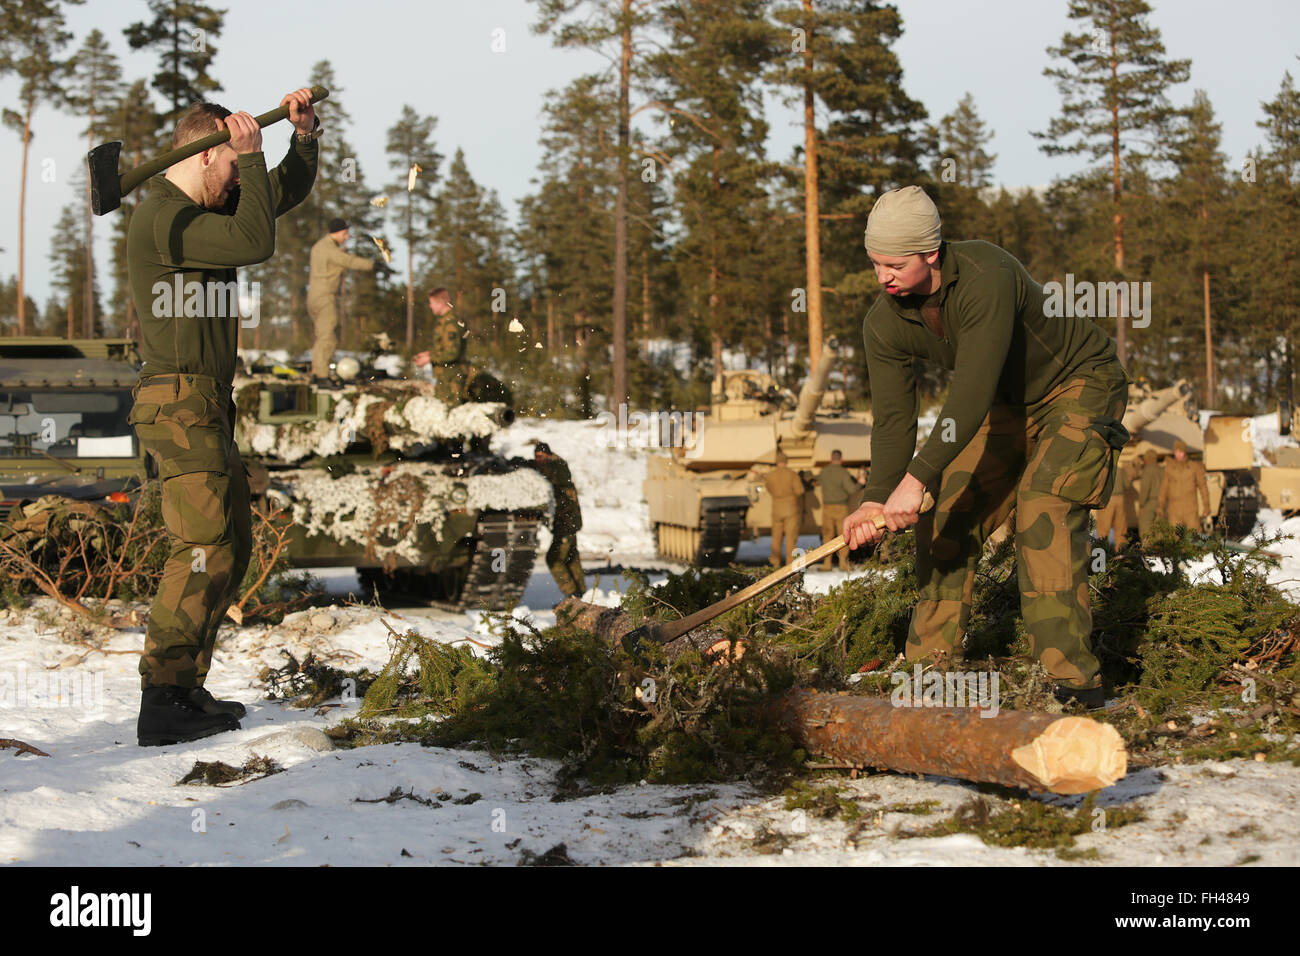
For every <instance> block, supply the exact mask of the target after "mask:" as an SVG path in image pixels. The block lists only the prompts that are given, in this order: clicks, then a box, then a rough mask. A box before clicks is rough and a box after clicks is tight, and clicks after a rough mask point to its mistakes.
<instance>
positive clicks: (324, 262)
mask: <svg viewBox="0 0 1300 956" xmlns="http://www.w3.org/2000/svg"><path fill="white" fill-rule="evenodd" d="M327 228H328V230H329V232H327V233H326V234H325V235H324V236H322V237H321V238H320V240H319V241H318V242H317V243H316V244H315V245H314V246H312V247H311V272H310V274H309V278H308V280H307V314H308V315H309V316H310V317H311V323H312V332H313V334H314V336H315V340H314V341H313V343H312V347H311V374H312V377H313V378H314V379H315V380H316V384H318V385H320V384H324V383H325V382H326V381H328V379H329V374H330V361H331V360H332V359H333V358H334V350H335V349H336V348H338V340H337V339H336V338H335V337H334V333H335V331H336V330H337V329H338V327H339V286H340V285H341V284H342V282H343V274H344V273H345V272H348V271H349V270H350V271H353V272H372V271H378V270H377V269H376V265H377V263H376V262H375V260H373V259H366V258H364V257H363V256H352V255H348V253H346V252H344V251H343V246H344V245H345V244H346V243H347V241H348V224H347V222H346V221H344V220H342V219H331V220H330V222H329V226H328V227H327ZM384 271H386V270H384Z"/></svg>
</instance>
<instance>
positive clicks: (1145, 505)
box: [1138, 448, 1164, 542]
mask: <svg viewBox="0 0 1300 956" xmlns="http://www.w3.org/2000/svg"><path fill="white" fill-rule="evenodd" d="M1163 476H1164V469H1163V468H1162V467H1161V466H1160V458H1159V456H1158V455H1157V454H1156V450H1155V449H1154V448H1148V449H1147V450H1146V451H1145V452H1143V454H1142V473H1141V477H1140V478H1139V479H1138V480H1139V483H1140V484H1141V486H1142V487H1141V488H1140V489H1139V490H1138V537H1139V538H1141V539H1142V541H1143V542H1148V541H1150V540H1151V529H1152V528H1153V527H1155V523H1156V518H1157V516H1158V515H1159V514H1160V485H1161V483H1162V478H1163Z"/></svg>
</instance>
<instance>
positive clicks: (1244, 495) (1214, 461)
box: [1120, 379, 1261, 538]
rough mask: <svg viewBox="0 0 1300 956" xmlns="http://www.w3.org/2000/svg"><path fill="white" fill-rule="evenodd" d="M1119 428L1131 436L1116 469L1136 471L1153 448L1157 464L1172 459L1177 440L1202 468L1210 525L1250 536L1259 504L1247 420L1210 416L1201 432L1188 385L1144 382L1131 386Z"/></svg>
mask: <svg viewBox="0 0 1300 956" xmlns="http://www.w3.org/2000/svg"><path fill="white" fill-rule="evenodd" d="M1124 426H1125V427H1126V428H1127V429H1128V430H1129V432H1130V433H1131V434H1132V436H1133V438H1132V440H1131V441H1129V443H1128V445H1127V446H1125V448H1124V450H1123V451H1122V452H1120V464H1121V465H1126V466H1130V468H1131V471H1132V472H1134V473H1136V472H1138V471H1140V464H1139V460H1140V459H1141V458H1142V456H1143V455H1144V454H1145V453H1146V452H1147V451H1148V450H1154V451H1155V452H1156V454H1157V455H1158V456H1159V457H1160V459H1161V460H1162V461H1163V460H1164V459H1166V458H1168V457H1170V456H1172V455H1173V453H1174V442H1176V441H1180V440H1181V441H1183V442H1184V443H1186V445H1187V453H1188V455H1190V456H1192V457H1194V458H1195V457H1200V458H1201V461H1202V464H1204V465H1205V476H1206V484H1207V485H1208V487H1209V492H1210V514H1211V515H1212V516H1214V520H1215V524H1216V526H1217V527H1219V528H1220V529H1221V530H1222V531H1223V533H1224V534H1225V535H1226V536H1227V537H1229V538H1244V537H1245V536H1246V535H1248V534H1250V531H1251V529H1252V528H1254V527H1255V521H1256V518H1257V517H1258V514H1259V509H1260V506H1261V497H1260V481H1259V474H1258V470H1257V469H1255V441H1254V432H1253V427H1252V420H1251V419H1250V418H1246V417H1240V416H1236V415H1215V416H1213V417H1212V418H1210V420H1209V423H1208V425H1207V427H1206V428H1205V429H1204V430H1202V429H1201V426H1200V409H1199V408H1198V407H1197V404H1196V398H1195V396H1194V394H1193V391H1192V387H1191V385H1190V384H1189V383H1188V382H1186V381H1185V380H1181V379H1180V380H1179V381H1178V382H1176V383H1175V384H1173V385H1172V386H1170V387H1169V388H1163V389H1154V388H1152V387H1151V386H1150V385H1149V384H1147V383H1145V382H1139V383H1135V384H1134V385H1132V386H1131V387H1130V388H1129V403H1128V410H1127V411H1126V412H1125V413H1124Z"/></svg>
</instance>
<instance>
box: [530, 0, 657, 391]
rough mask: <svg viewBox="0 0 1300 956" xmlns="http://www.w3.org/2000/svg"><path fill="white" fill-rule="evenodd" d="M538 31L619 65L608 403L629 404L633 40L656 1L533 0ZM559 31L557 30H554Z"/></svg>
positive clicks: (649, 15) (636, 52)
mask: <svg viewBox="0 0 1300 956" xmlns="http://www.w3.org/2000/svg"><path fill="white" fill-rule="evenodd" d="M535 2H536V3H537V4H538V7H539V13H540V15H539V18H538V21H537V23H536V24H535V25H534V30H535V31H536V32H538V33H546V32H551V31H553V30H554V31H555V42H556V44H557V45H559V46H568V47H584V48H587V49H594V50H599V51H601V52H603V53H605V55H606V56H607V57H608V58H609V59H610V62H612V63H617V64H618V86H617V89H618V93H617V96H618V107H617V115H616V120H615V124H616V125H615V130H616V141H615V151H616V152H615V182H616V186H615V189H616V196H615V200H614V290H613V292H614V294H613V302H612V306H611V308H612V314H611V316H610V319H611V321H610V325H611V332H612V336H613V351H614V361H613V381H612V383H611V386H610V395H609V404H610V407H612V408H617V407H618V406H619V405H620V404H624V403H626V401H627V297H628V215H629V213H628V208H629V206H628V202H629V198H628V197H629V180H628V177H629V169H628V167H629V165H630V160H631V124H632V117H633V115H634V111H633V109H632V106H631V96H632V87H633V83H634V80H635V77H636V73H637V67H636V62H635V61H636V60H637V59H639V56H638V49H637V40H638V39H639V38H640V36H641V34H642V31H643V29H644V28H645V26H646V25H647V24H648V23H649V22H650V20H651V18H652V16H653V12H654V8H655V7H656V6H658V3H657V2H656V0H535ZM557 28H558V29H557Z"/></svg>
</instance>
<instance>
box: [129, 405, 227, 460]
mask: <svg viewBox="0 0 1300 956" xmlns="http://www.w3.org/2000/svg"><path fill="white" fill-rule="evenodd" d="M127 421H128V422H129V423H130V424H131V425H134V426H135V432H136V435H137V436H139V438H140V444H141V445H142V446H143V448H144V449H145V451H146V452H148V453H149V454H150V455H151V456H152V457H153V458H154V460H155V461H156V462H157V463H158V476H159V477H160V478H161V479H162V480H163V481H166V480H167V479H168V478H175V477H176V476H178V475H187V474H193V473H195V472H206V471H211V472H220V473H222V474H226V473H227V469H228V468H229V464H228V461H227V459H228V457H229V454H230V442H231V438H230V424H229V416H227V415H226V414H225V413H224V411H223V410H222V408H221V407H220V406H219V404H218V403H217V402H216V401H215V400H214V398H213V397H212V396H210V395H207V394H204V392H203V391H201V390H199V389H196V388H187V387H182V389H181V391H180V395H179V397H178V396H177V393H176V386H175V385H174V384H173V383H163V384H157V385H142V386H137V387H136V390H135V404H134V405H133V406H132V408H131V413H130V415H129V416H128V417H127Z"/></svg>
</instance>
